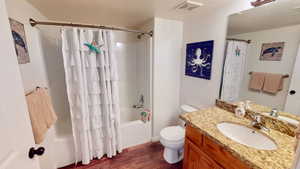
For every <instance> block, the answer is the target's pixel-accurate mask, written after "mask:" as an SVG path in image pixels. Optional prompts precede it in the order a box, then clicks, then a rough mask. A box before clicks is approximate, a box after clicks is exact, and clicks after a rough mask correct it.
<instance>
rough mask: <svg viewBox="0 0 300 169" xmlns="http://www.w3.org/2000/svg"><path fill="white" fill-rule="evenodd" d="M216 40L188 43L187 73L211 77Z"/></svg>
mask: <svg viewBox="0 0 300 169" xmlns="http://www.w3.org/2000/svg"><path fill="white" fill-rule="evenodd" d="M213 48H214V41H205V42H197V43H190V44H187V48H186V66H185V75H187V76H192V77H198V78H202V79H207V80H210V79H211V68H212V58H213Z"/></svg>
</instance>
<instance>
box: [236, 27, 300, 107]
mask: <svg viewBox="0 0 300 169" xmlns="http://www.w3.org/2000/svg"><path fill="white" fill-rule="evenodd" d="M231 37H232V38H238V39H250V40H251V44H249V47H248V51H247V58H246V67H245V74H244V75H243V77H244V79H243V82H242V86H241V91H240V97H241V99H243V100H245V99H249V100H253V101H255V102H257V103H260V104H263V105H267V106H270V107H274V108H278V109H280V110H283V108H284V105H285V100H286V97H287V94H288V90H289V85H290V80H291V78H286V79H284V87H283V90H282V91H280V92H279V93H277V94H276V95H272V94H267V93H264V92H255V91H251V90H249V89H248V86H249V85H248V84H249V79H250V76H249V74H248V73H249V72H251V71H254V72H267V73H280V74H289V75H291V74H292V72H293V68H294V63H295V58H296V55H297V51H298V47H299V43H300V25H295V26H288V27H282V28H277V29H269V30H264V31H258V32H251V33H244V34H239V35H234V36H231ZM272 42H285V46H284V51H283V56H282V60H281V61H261V60H260V59H259V57H260V53H261V47H262V44H263V43H272Z"/></svg>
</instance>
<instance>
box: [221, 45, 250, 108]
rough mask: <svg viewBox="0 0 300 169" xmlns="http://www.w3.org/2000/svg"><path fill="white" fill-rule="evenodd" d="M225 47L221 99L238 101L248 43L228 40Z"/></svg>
mask: <svg viewBox="0 0 300 169" xmlns="http://www.w3.org/2000/svg"><path fill="white" fill-rule="evenodd" d="M226 46H227V48H226V52H225V62H224V68H223V83H222V93H221V99H222V100H224V101H228V102H234V101H237V100H239V93H240V88H241V84H242V80H243V75H244V69H245V63H246V55H247V47H248V43H246V42H242V41H233V40H229V41H227V45H226Z"/></svg>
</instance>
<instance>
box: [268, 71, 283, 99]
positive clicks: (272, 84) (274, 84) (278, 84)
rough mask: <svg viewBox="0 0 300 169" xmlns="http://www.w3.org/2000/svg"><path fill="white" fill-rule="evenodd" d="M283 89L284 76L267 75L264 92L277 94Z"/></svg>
mask: <svg viewBox="0 0 300 169" xmlns="http://www.w3.org/2000/svg"><path fill="white" fill-rule="evenodd" d="M282 89H283V75H281V74H272V73H266V78H265V84H264V88H263V91H264V92H266V93H271V94H277V92H279V91H281V90H282Z"/></svg>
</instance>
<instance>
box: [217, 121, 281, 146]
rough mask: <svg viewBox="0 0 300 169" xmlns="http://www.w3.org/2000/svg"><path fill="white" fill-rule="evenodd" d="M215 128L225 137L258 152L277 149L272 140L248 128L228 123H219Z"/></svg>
mask: <svg viewBox="0 0 300 169" xmlns="http://www.w3.org/2000/svg"><path fill="white" fill-rule="evenodd" d="M217 128H218V129H219V131H220V132H221V133H222V134H224V135H225V136H226V137H228V138H230V139H231V140H233V141H236V142H238V143H240V144H243V145H245V146H248V147H252V148H255V149H259V150H275V149H277V145H276V143H275V142H274V141H273V140H271V139H270V138H269V137H267V136H266V135H264V134H262V133H260V132H257V131H255V130H253V129H251V128H249V127H246V126H243V125H239V124H235V123H230V122H223V123H219V124H218V125H217Z"/></svg>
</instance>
